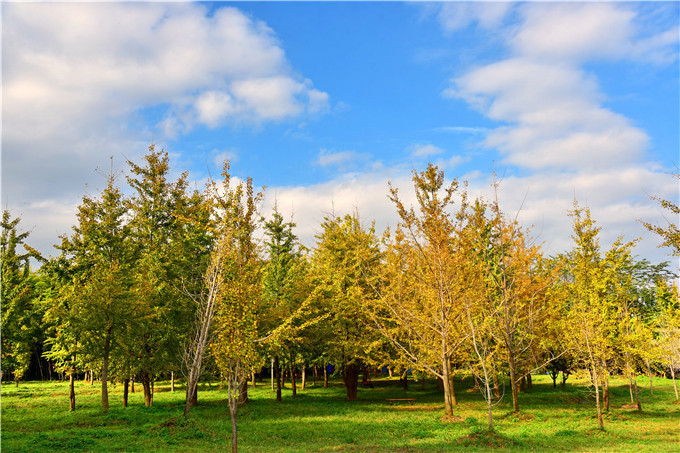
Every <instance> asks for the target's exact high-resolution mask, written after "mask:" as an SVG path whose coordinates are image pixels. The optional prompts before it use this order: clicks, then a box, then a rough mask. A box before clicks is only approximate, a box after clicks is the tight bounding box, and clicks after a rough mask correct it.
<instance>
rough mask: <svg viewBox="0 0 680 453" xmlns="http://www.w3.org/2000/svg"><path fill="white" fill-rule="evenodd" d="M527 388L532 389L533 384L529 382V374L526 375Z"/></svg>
mask: <svg viewBox="0 0 680 453" xmlns="http://www.w3.org/2000/svg"><path fill="white" fill-rule="evenodd" d="M527 388H528V389H529V390H531V389H533V388H534V383H533V382H532V381H531V373H529V374H527Z"/></svg>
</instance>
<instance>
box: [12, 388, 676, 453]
mask: <svg viewBox="0 0 680 453" xmlns="http://www.w3.org/2000/svg"><path fill="white" fill-rule="evenodd" d="M570 381H573V382H569V383H568V384H567V387H566V389H565V390H561V389H560V387H559V385H558V388H557V389H553V387H552V381H551V380H550V379H549V378H548V377H547V376H535V377H534V386H533V389H531V390H528V391H527V392H524V393H522V394H521V395H520V405H521V409H522V410H521V412H520V413H519V414H514V413H512V412H511V407H510V404H511V398H510V395H506V396H505V398H504V399H503V400H502V401H501V403H500V404H498V405H497V406H495V408H494V423H495V426H496V430H497V433H498V434H497V435H489V434H488V433H487V432H486V430H485V428H486V426H487V425H486V412H485V404H484V401H483V399H482V397H481V395H480V393H479V392H478V391H473V390H472V389H471V387H472V385H471V384H472V383H471V381H470V379H469V378H468V379H464V380H457V381H456V394H457V396H458V406H457V407H456V408H455V417H453V418H447V417H444V416H443V415H444V405H443V401H442V398H443V395H442V393H441V392H439V391H438V390H437V388H436V384H435V382H434V381H427V383H426V387H425V389H424V390H423V389H421V385H420V383H414V382H413V381H410V382H409V390H408V391H405V390H403V389H402V388H401V387H398V386H397V382H396V381H395V380H390V379H387V378H386V379H376V380H374V384H375V388H373V389H369V388H366V389H364V388H361V389H360V390H359V400H358V401H354V402H348V401H345V392H344V388H343V387H342V385H341V383H340V382H339V381H332V382H331V386H330V387H329V388H323V387H322V386H320V385H318V384H317V385H316V386H308V387H307V389H306V390H304V391H299V393H298V397H297V398H295V399H293V398H292V396H291V390H290V386H289V385H288V386H287V388H286V389H284V398H283V401H282V402H280V403H277V402H276V401H275V400H274V395H273V394H272V392H271V391H270V389H269V386H268V383H267V382H265V383H262V384H258V386H257V388H255V389H251V390H249V396H250V399H251V402H250V403H249V404H248V405H247V406H245V407H243V408H241V409H240V410H239V413H238V427H239V450H240V451H243V452H267V451H272V452H273V451H276V452H305V451H312V452H314V451H319V452H334V451H340V452H384V451H393V452H416V451H454V450H464V451H489V450H490V449H493V448H496V449H498V450H502V451H548V450H550V451H588V452H592V451H609V452H621V451H624V452H625V451H631V452H644V451H648V452H652V451H653V452H657V453H660V452H678V451H680V405H679V404H675V403H674V393H673V387H672V383H671V381H670V380H667V379H662V378H656V379H655V381H654V395H653V396H652V395H650V390H649V382H648V380H647V379H643V378H640V379H639V384H640V385H641V392H640V396H641V400H642V405H643V412H637V411H635V410H632V409H626V408H622V407H621V406H622V405H626V404H630V398H629V392H628V388H627V386H626V381H625V380H624V379H622V378H616V377H615V378H612V382H611V389H612V409H611V411H610V412H609V414H607V415H606V418H605V429H606V430H605V431H604V432H602V431H599V430H598V429H597V421H596V418H595V406H594V401H593V399H592V397H591V395H590V394H589V393H588V391H587V390H586V389H585V387H584V385H583V382H579V381H577V380H576V379H574V378H571V379H570ZM109 388H110V391H111V393H110V396H109V398H110V402H111V408H110V409H109V412H108V413H107V414H102V412H101V407H100V394H99V389H100V388H99V386H98V383H95V385H94V386H90V385H89V383H85V382H78V383H77V386H76V400H77V409H76V411H75V412H69V411H68V383H67V382H55V381H53V382H29V383H21V384H20V385H19V387H18V388H17V387H15V386H14V385H13V384H4V385H2V400H1V409H2V425H1V427H0V429H1V436H2V438H1V441H2V445H1V447H2V451H3V453H9V452H19V451H21V452H43V451H44V452H52V451H69V452H73V451H96V452H103V451H129V452H135V451H140V452H141V451H163V452H165V451H181V452H185V451H197V452H198V451H201V452H203V451H229V450H230V449H231V424H230V419H229V411H228V408H227V405H226V391H223V390H222V391H221V390H219V389H218V386H217V385H216V384H211V385H202V386H201V389H200V391H199V405H198V406H197V407H195V408H194V409H193V410H192V413H191V415H190V417H189V418H188V419H185V418H184V417H182V415H181V414H182V411H183V408H184V404H183V403H184V393H183V391H184V388H183V387H182V386H178V388H177V391H175V392H174V393H173V392H170V391H169V384H168V383H167V382H163V383H157V384H156V389H155V392H156V393H155V394H154V405H153V407H151V408H145V407H144V402H143V396H142V393H141V392H140V390H141V388H140V386H138V389H137V390H138V391H137V392H136V393H133V394H132V393H131V394H130V398H129V407H127V408H123V407H122V386H121V385H118V386H116V387H115V388H114V387H112V386H110V387H109ZM387 398H415V399H416V402H415V404H414V405H413V406H410V405H408V404H398V405H395V406H390V405H388V404H387V402H386V399H387Z"/></svg>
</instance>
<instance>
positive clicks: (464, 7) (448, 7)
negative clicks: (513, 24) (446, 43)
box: [437, 2, 512, 32]
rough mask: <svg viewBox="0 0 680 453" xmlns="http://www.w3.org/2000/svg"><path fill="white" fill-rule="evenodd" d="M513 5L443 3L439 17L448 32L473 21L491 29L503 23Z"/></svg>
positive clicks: (497, 3) (505, 3)
mask: <svg viewBox="0 0 680 453" xmlns="http://www.w3.org/2000/svg"><path fill="white" fill-rule="evenodd" d="M511 6H512V4H511V3H510V2H477V3H475V2H450V3H443V4H442V5H441V9H440V10H439V13H438V15H437V18H438V19H439V22H440V24H441V26H442V28H443V29H444V30H446V31H447V32H452V31H455V30H459V29H461V28H465V27H467V26H468V25H470V24H471V23H476V24H478V25H479V26H480V27H481V28H484V29H491V28H493V27H496V26H498V25H500V24H501V22H502V21H503V19H504V17H505V15H506V14H507V12H508V10H509V9H510V7H511Z"/></svg>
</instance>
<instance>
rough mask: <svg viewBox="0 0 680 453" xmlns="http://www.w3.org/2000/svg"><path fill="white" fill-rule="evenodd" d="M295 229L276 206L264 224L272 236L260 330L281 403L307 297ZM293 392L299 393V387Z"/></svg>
mask: <svg viewBox="0 0 680 453" xmlns="http://www.w3.org/2000/svg"><path fill="white" fill-rule="evenodd" d="M294 227H295V224H294V223H292V222H284V220H283V216H282V215H281V213H280V212H279V211H278V209H277V208H276V207H275V208H274V212H273V214H272V219H271V220H269V221H266V222H265V223H264V229H265V233H266V234H267V236H268V237H269V240H268V241H267V242H266V243H265V244H266V248H267V254H268V260H267V262H266V263H265V265H264V269H263V273H262V298H261V307H260V308H259V310H258V320H259V322H258V328H259V335H260V337H261V338H266V341H265V342H264V344H265V345H266V346H267V349H268V350H269V352H270V354H272V356H273V371H274V376H275V380H276V400H277V401H281V387H282V382H281V356H282V355H284V354H285V355H286V356H287V357H288V358H291V357H293V358H294V356H295V354H294V349H295V346H296V344H299V340H300V338H299V337H298V335H297V334H298V333H299V327H300V325H301V323H300V322H299V321H300V319H299V317H297V316H296V315H297V311H298V309H299V308H300V307H301V306H302V303H303V301H304V298H305V296H306V295H304V294H302V292H301V291H300V286H301V285H302V284H303V283H304V281H305V279H306V274H305V267H304V261H303V258H302V256H301V252H300V246H299V244H298V242H297V236H295V234H294V233H293V228H294ZM294 316H295V318H294ZM296 321H297V322H296ZM293 368H294V366H293ZM293 382H294V380H293ZM293 392H296V387H295V386H293ZM294 395H295V393H294Z"/></svg>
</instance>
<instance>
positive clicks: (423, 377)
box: [420, 371, 425, 390]
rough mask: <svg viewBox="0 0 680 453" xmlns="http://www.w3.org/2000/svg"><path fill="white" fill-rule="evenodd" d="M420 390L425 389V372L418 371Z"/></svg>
mask: <svg viewBox="0 0 680 453" xmlns="http://www.w3.org/2000/svg"><path fill="white" fill-rule="evenodd" d="M420 390H425V372H424V371H423V372H422V373H420Z"/></svg>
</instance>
